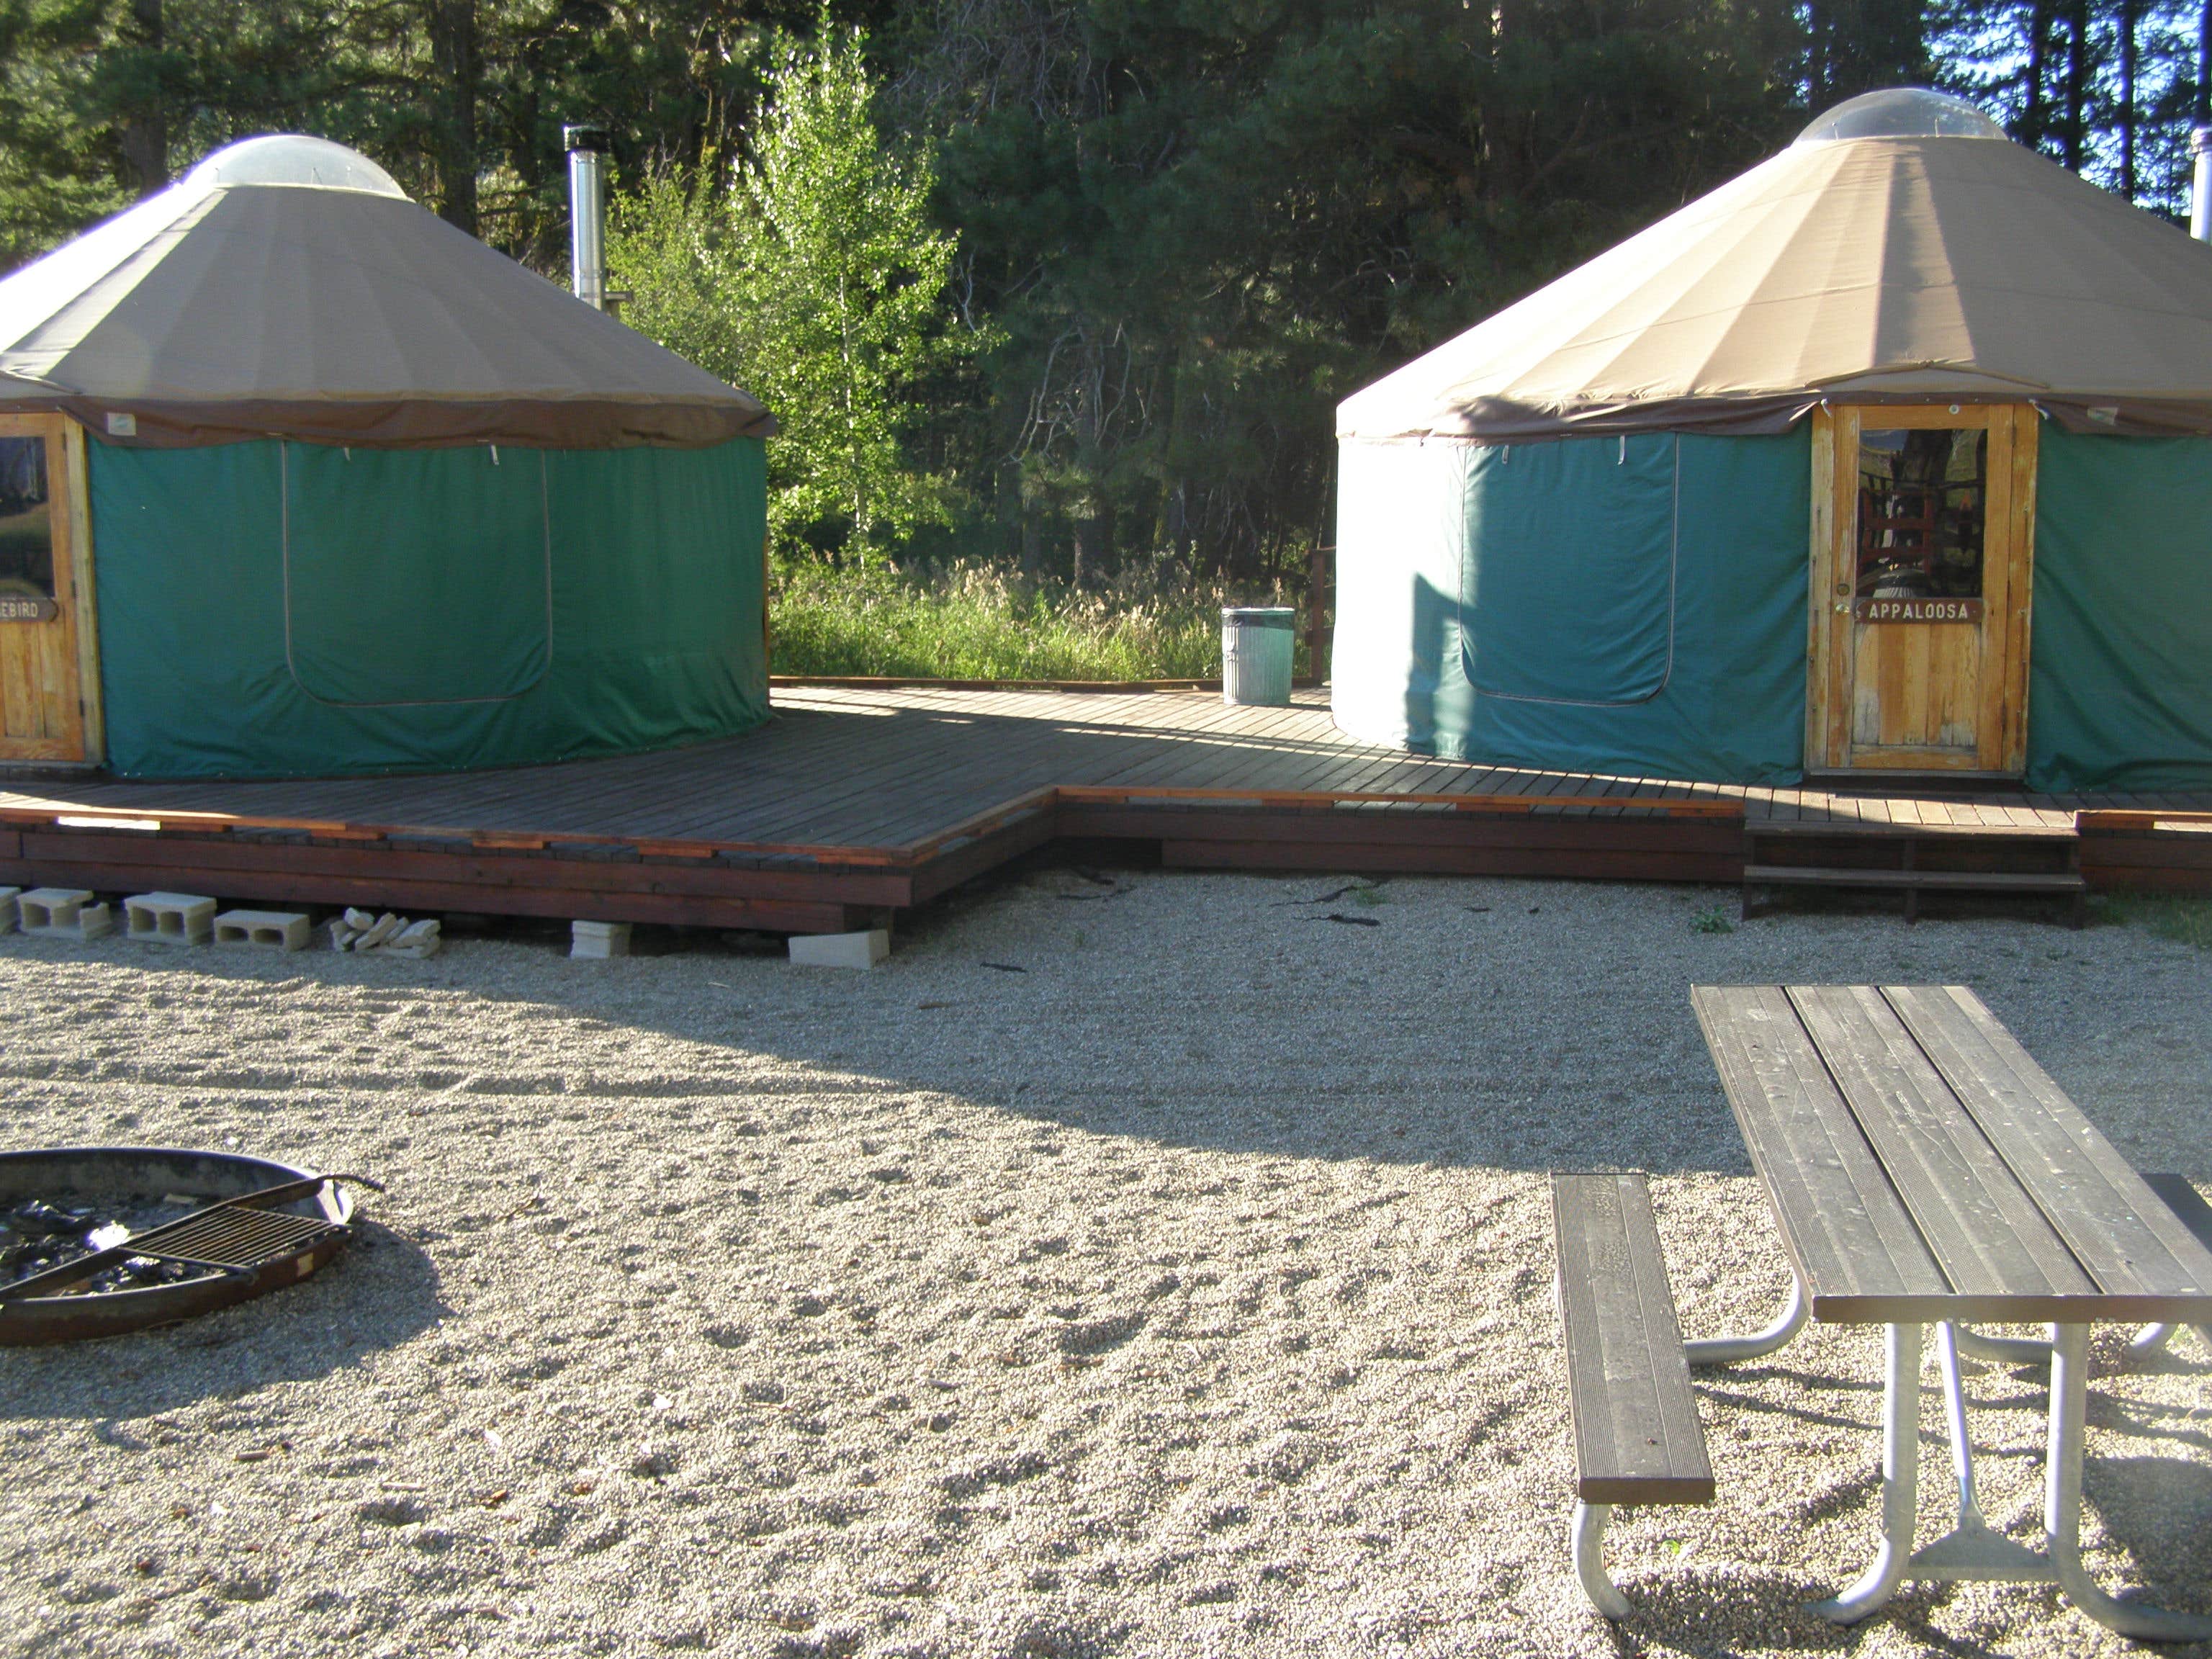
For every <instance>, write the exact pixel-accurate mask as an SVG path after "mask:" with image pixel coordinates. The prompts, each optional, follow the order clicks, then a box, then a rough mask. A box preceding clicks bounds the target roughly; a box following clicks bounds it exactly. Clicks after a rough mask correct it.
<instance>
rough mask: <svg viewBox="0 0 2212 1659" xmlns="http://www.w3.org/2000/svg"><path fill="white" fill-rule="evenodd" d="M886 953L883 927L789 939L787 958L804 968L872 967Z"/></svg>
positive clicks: (886, 934)
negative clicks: (789, 946) (861, 931)
mask: <svg viewBox="0 0 2212 1659" xmlns="http://www.w3.org/2000/svg"><path fill="white" fill-rule="evenodd" d="M890 953H891V936H890V929H888V928H884V927H874V928H871V929H869V930H868V931H867V932H866V933H793V935H792V936H791V959H792V960H793V962H795V963H799V965H800V966H801V967H804V968H872V967H874V966H875V965H876V964H877V963H879V962H881V961H882V960H883V959H884V957H888V956H889V955H890Z"/></svg>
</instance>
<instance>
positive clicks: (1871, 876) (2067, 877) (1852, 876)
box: [1743, 864, 2088, 893]
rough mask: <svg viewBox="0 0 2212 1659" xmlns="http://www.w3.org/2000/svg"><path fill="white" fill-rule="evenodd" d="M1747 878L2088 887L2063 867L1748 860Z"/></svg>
mask: <svg viewBox="0 0 2212 1659" xmlns="http://www.w3.org/2000/svg"><path fill="white" fill-rule="evenodd" d="M1743 878H1744V880H1745V881H1746V882H1747V883H1755V884H1759V885H1763V886H1770V887H1783V886H1804V887H1922V888H1950V889H1957V890H1968V891H1972V890H1979V891H1982V892H1990V893H2078V892H2084V891H2087V888H2088V883H2087V882H2086V881H2084V880H2083V879H2082V878H2081V877H2080V876H2079V875H2076V874H2075V873H2074V872H2071V871H2060V870H1881V869H1873V870H1869V869H1858V868H1851V867H1848V866H1844V867H1832V866H1814V865H1803V864H1747V865H1746V866H1744V869H1743Z"/></svg>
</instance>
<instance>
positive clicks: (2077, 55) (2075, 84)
mask: <svg viewBox="0 0 2212 1659" xmlns="http://www.w3.org/2000/svg"><path fill="white" fill-rule="evenodd" d="M2088 94H2089V0H2068V3H2067V8H2066V132H2065V141H2066V156H2065V161H2066V166H2067V167H2068V168H2069V170H2070V171H2072V172H2075V173H2079V172H2081V163H2082V161H2084V160H2085V159H2087V138H2088V125H2087V121H2086V120H2085V119H2084V112H2085V106H2086V105H2087V100H2088Z"/></svg>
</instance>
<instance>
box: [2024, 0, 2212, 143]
mask: <svg viewBox="0 0 2212 1659" xmlns="http://www.w3.org/2000/svg"><path fill="white" fill-rule="evenodd" d="M2205 4H2206V5H2207V6H2208V7H2212V0H2205ZM2207 15H2212V12H2208V13H2207ZM2027 30H2028V33H2027V70H2026V71H2025V74H2026V77H2027V88H2025V90H2026V92H2027V97H2026V98H2025V99H2024V100H2022V107H2021V117H2020V142H2021V143H2023V144H2026V145H2027V147H2028V148H2029V149H2037V148H2038V147H2039V146H2040V145H2041V144H2042V143H2043V131H2044V124H2045V116H2044V109H2043V86H2044V82H2045V81H2046V80H2047V79H2048V78H2049V76H2050V74H2051V0H2035V8H2034V9H2033V11H2032V12H2030V13H2029V14H2028V21H2027Z"/></svg>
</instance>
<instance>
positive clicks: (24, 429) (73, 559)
mask: <svg viewBox="0 0 2212 1659" xmlns="http://www.w3.org/2000/svg"><path fill="white" fill-rule="evenodd" d="M0 437H10V438H44V439H45V440H46V488H47V490H48V492H49V500H50V510H49V513H48V516H47V522H48V524H49V525H50V526H52V534H53V537H54V603H55V605H57V606H58V607H59V608H60V611H61V613H62V615H63V616H64V617H67V618H68V619H69V623H70V627H71V628H72V629H74V630H75V632H74V639H75V647H76V648H75V651H74V652H73V653H72V654H73V656H74V659H75V661H74V667H75V669H76V696H74V697H64V699H63V705H62V722H63V726H62V735H61V736H60V737H58V738H48V739H46V740H45V741H43V742H39V741H31V742H22V743H20V744H19V746H18V748H17V752H15V753H14V754H10V755H6V756H0V762H4V763H10V764H14V763H24V762H32V763H38V762H48V763H56V764H60V765H97V764H99V763H100V761H101V759H102V758H103V757H104V753H105V750H106V719H105V711H104V710H103V709H102V708H101V705H100V626H99V619H98V617H97V615H96V607H95V604H94V583H93V575H92V507H91V501H92V490H91V478H90V469H89V465H88V457H87V454H86V451H85V438H84V428H82V426H80V425H78V424H77V423H76V422H75V421H73V420H71V419H70V417H69V416H66V415H59V414H55V415H33V414H9V413H4V412H0ZM48 625H49V624H47V623H0V627H18V628H21V627H33V628H42V627H46V626H48Z"/></svg>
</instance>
